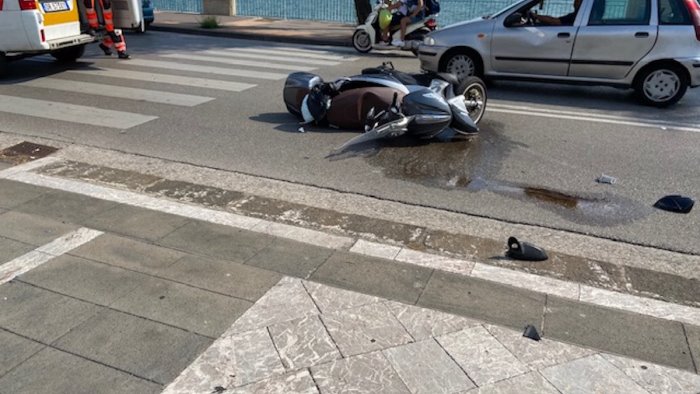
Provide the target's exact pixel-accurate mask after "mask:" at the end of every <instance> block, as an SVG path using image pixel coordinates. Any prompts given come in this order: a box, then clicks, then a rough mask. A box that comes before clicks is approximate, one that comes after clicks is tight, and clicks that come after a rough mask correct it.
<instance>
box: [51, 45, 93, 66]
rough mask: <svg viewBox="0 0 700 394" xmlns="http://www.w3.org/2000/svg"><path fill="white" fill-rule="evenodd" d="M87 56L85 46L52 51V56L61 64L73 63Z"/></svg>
mask: <svg viewBox="0 0 700 394" xmlns="http://www.w3.org/2000/svg"><path fill="white" fill-rule="evenodd" d="M83 54H85V44H83V45H76V46H72V47H68V48H62V49H58V50H55V51H51V56H53V57H54V58H55V59H56V60H58V61H59V62H61V63H73V62H75V61H76V60H78V59H80V58H81V57H82V56H83Z"/></svg>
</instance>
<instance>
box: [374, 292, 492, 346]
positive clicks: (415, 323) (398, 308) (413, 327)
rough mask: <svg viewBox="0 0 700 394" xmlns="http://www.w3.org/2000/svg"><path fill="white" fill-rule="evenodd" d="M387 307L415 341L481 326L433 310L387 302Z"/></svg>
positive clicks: (477, 322) (471, 321) (474, 321)
mask: <svg viewBox="0 0 700 394" xmlns="http://www.w3.org/2000/svg"><path fill="white" fill-rule="evenodd" d="M387 306H388V307H389V309H390V310H391V312H392V313H393V314H394V316H396V318H397V319H398V320H399V321H400V322H401V325H402V326H404V328H406V331H408V333H409V334H411V336H412V337H413V339H415V340H417V341H420V340H423V339H428V338H431V337H438V336H441V335H444V334H449V333H452V332H456V331H460V330H462V329H465V328H467V327H473V326H477V325H480V324H481V322H480V321H478V320H473V319H468V318H466V317H462V316H456V315H451V314H449V313H444V312H440V311H436V310H433V309H427V308H420V307H416V306H411V305H406V304H402V303H400V302H393V301H392V302H387Z"/></svg>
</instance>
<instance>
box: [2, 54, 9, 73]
mask: <svg viewBox="0 0 700 394" xmlns="http://www.w3.org/2000/svg"><path fill="white" fill-rule="evenodd" d="M9 63H10V61H9V60H7V56H5V54H4V53H2V52H0V78H3V77H4V76H6V75H7V74H8V73H9V72H10V64H9Z"/></svg>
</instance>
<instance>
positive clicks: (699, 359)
mask: <svg viewBox="0 0 700 394" xmlns="http://www.w3.org/2000/svg"><path fill="white" fill-rule="evenodd" d="M684 328H685V333H686V336H687V338H688V346H690V352H691V353H692V354H693V361H694V363H695V372H697V373H699V374H700V327H696V326H690V325H687V324H686V325H685V326H684Z"/></svg>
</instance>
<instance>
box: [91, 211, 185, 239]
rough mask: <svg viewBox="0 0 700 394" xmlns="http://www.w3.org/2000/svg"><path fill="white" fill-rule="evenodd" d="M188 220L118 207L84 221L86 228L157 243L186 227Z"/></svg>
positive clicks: (165, 214)
mask: <svg viewBox="0 0 700 394" xmlns="http://www.w3.org/2000/svg"><path fill="white" fill-rule="evenodd" d="M187 222H188V219H186V218H184V217H181V216H176V215H170V214H167V213H162V212H157V211H153V210H150V209H144V208H138V207H132V206H129V205H121V204H120V205H117V206H116V207H114V208H112V209H110V210H107V211H105V212H102V213H100V214H97V215H95V216H93V217H91V218H89V219H87V220H85V221H84V224H85V226H87V227H90V228H95V229H99V230H108V231H110V232H112V233H116V234H123V235H127V236H131V237H135V238H142V239H146V240H149V241H156V240H158V239H160V238H163V237H164V236H166V235H168V234H170V233H171V232H173V231H175V230H176V229H178V228H180V227H182V226H184V225H185V224H186V223H187Z"/></svg>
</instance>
